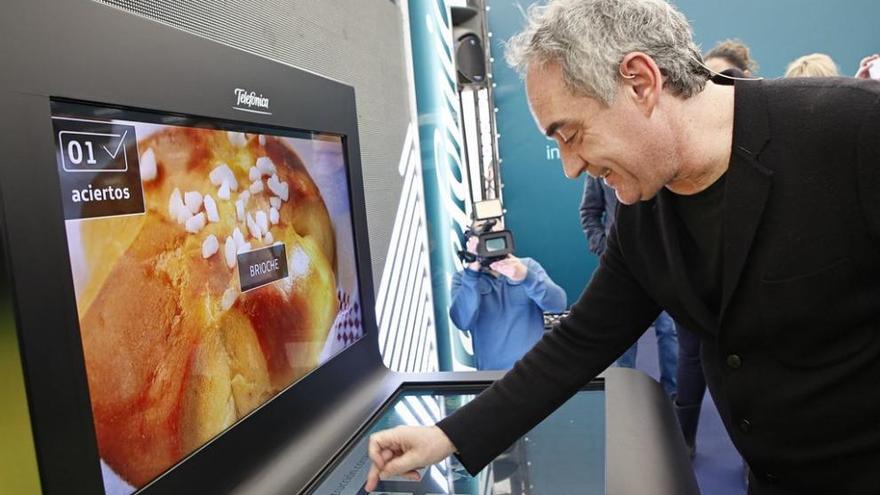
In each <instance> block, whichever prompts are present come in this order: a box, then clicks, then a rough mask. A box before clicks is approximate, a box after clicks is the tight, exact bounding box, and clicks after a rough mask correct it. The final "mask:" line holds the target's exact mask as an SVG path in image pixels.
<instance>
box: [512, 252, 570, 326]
mask: <svg viewBox="0 0 880 495" xmlns="http://www.w3.org/2000/svg"><path fill="white" fill-rule="evenodd" d="M522 262H523V263H525V265H526V267H527V268H528V271H527V272H526V278H525V280H523V282H522V286H523V288H524V289H525V290H526V294H528V296H529V298H531V300H532V301H535V304H537V305H538V307H539V308H541V310H542V311H550V312H552V313H559V312H560V311H563V310H564V309H565V304H566V302H567V300H566V296H565V290H563V289H562V287H560V286H558V285H556V283H555V282H553V280H551V279H550V276H549V275H547V272H546V271H544V267H542V266H541V264H540V263H538V262H537V261H535V260H533V259H531V258H523V259H522Z"/></svg>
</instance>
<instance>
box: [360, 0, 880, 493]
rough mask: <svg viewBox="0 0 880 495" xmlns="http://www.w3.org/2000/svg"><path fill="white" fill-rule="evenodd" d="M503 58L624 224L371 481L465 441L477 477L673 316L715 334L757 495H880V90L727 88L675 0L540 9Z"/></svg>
mask: <svg viewBox="0 0 880 495" xmlns="http://www.w3.org/2000/svg"><path fill="white" fill-rule="evenodd" d="M508 58H509V59H510V60H511V61H512V63H514V65H516V66H517V67H519V68H520V69H522V70H523V71H524V73H525V76H526V87H527V94H528V98H529V103H530V105H531V108H532V112H533V114H534V116H535V120H536V121H537V124H538V127H539V128H540V129H541V131H542V132H544V133H545V134H546V135H547V136H550V137H553V138H555V139H557V140H558V141H559V147H560V151H561V153H562V162H563V169H564V172H565V174H566V176H568V177H571V178H574V177H577V176H578V175H579V174H580V173H582V172H586V173H588V174H590V175H592V176H594V177H602V178H604V179H605V181H606V183H608V184H609V185H610V186H611V187H613V188H614V190H615V192H616V195H617V197H618V199H619V200H620V202H621V206H620V208H619V209H618V213H617V222H616V224H615V227H614V229H612V231H611V233H610V235H609V238H608V248H607V251H606V253H605V255H604V256H603V257H602V260H601V262H600V265H599V267H598V269H597V270H596V273H595V274H594V276H593V278H592V279H591V281H590V284H589V286H588V287H587V289H586V291H584V293H583V295H582V296H581V298H580V300H579V301H578V302H577V303H575V304H574V306H573V307H572V310H571V314H570V316H569V317H568V318H566V319H564V320H562V321H561V322H560V323H559V324H558V325H557V326H556V327H555V328H554V329H553V331H552V332H550V333H549V334H547V335H546V336H545V337H544V338H543V339H542V340H541V341H540V342H539V343H538V344H537V345H536V346H535V347H534V349H532V351H530V352H529V353H528V354H526V355H525V356H524V357H523V359H522V360H520V361H519V362H518V363H517V364H516V365H515V366H514V368H513V369H512V370H511V371H510V372H509V373H508V374H507V375H506V376H505V377H504V378H502V379H501V380H499V381H498V382H496V383H495V384H494V385H493V386H492V387H490V388H489V389H487V390H486V391H485V392H483V393H482V394H481V395H480V396H479V397H478V398H477V399H475V400H474V401H472V402H471V403H469V404H468V405H467V406H465V407H463V408H461V409H459V410H458V411H457V412H456V413H454V414H452V415H451V416H449V417H448V418H446V419H445V420H443V421H441V422H440V423H438V424H437V425H435V426H430V427H421V428H415V427H402V428H398V429H393V430H387V431H383V432H379V433H377V434H375V435H374V436H372V437H371V441H370V457H371V459H372V461H373V466H372V469H371V472H370V475H369V477H368V482H367V487H368V488H369V487H371V486H374V485H375V483H376V481H377V480H378V479H379V477H385V476H389V475H392V474H396V473H407V474H406V475H407V476H413V473H414V472H413V471H412V470H413V469H414V468H415V467H417V466H422V465H425V464H430V463H434V462H437V461H439V460H441V459H443V458H444V457H445V456H447V455H450V454H452V453H455V454H456V455H457V456H458V458H459V460H461V462H462V463H463V465H464V466H465V467H466V468H467V469H468V471H470V472H472V473H474V472H477V471H479V470H480V469H481V468H482V467H483V466H485V465H486V464H487V463H489V462H490V461H491V460H492V458H493V457H494V456H496V455H497V454H498V453H500V452H501V451H503V450H504V449H505V448H506V447H507V446H508V445H509V444H511V443H512V442H513V441H514V440H516V439H517V438H518V437H519V436H521V435H523V434H524V433H525V432H527V431H529V430H530V429H531V428H532V427H533V426H535V425H536V424H537V423H538V422H540V421H541V420H542V419H543V418H544V417H546V416H547V415H548V414H550V413H551V412H552V411H553V410H554V409H555V408H557V407H558V406H559V405H561V404H562V403H563V402H565V401H566V400H567V399H568V398H569V397H570V396H571V395H572V394H573V393H575V392H576V391H577V390H578V389H579V388H580V387H581V386H582V385H584V384H585V383H587V382H588V381H589V380H590V379H592V378H593V377H594V376H596V374H598V373H599V372H601V371H602V370H603V369H604V368H605V367H606V366H608V365H609V364H610V363H611V362H612V361H613V360H614V358H615V357H617V356H618V355H620V353H621V352H623V351H624V350H625V349H627V348H628V347H629V346H630V345H631V344H632V343H633V342H634V341H635V340H636V339H637V338H638V336H639V334H640V333H641V332H642V331H643V330H644V328H645V327H646V326H647V325H648V324H649V323H650V322H651V321H652V320H653V319H654V318H656V317H657V315H658V314H659V312H660V311H661V310H666V311H667V312H668V313H669V314H670V315H671V316H672V317H673V318H674V319H675V320H676V321H677V322H679V323H681V324H683V325H684V326H686V327H687V328H689V329H691V330H692V331H694V332H696V333H698V334H699V335H700V338H701V339H702V344H703V345H702V362H703V369H704V371H705V375H706V381H707V383H708V385H709V388H710V390H711V391H712V397H713V399H714V400H715V403H716V405H717V407H718V411H719V413H720V414H721V417H722V420H723V421H724V424H725V426H726V428H727V430H728V432H729V433H730V436H731V439H732V440H733V442H734V444H735V445H736V447H737V449H738V450H739V451H740V452H741V453H742V455H743V457H744V458H745V459H746V461H747V462H748V463H749V465H750V467H751V468H752V475H751V478H750V487H749V490H750V493H752V494H760V495H769V494H789V493H791V494H801V493H847V494H868V493H877V490H878V487H880V469H877V467H878V466H880V387H878V386H877V383H878V381H880V84H877V83H876V82H871V81H861V80H856V79H794V80H777V81H737V82H736V84H735V85H734V86H721V85H716V84H714V83H712V82H709V81H708V77H709V73H708V71H707V70H706V69H705V68H704V67H703V66H702V64H701V62H700V59H699V55H698V52H697V50H696V47H695V46H694V44H693V41H692V37H691V33H690V28H689V26H688V24H687V21H686V20H685V19H684V17H683V16H682V15H681V14H680V13H679V12H677V11H676V10H674V9H673V8H672V7H671V6H669V5H668V4H667V3H665V2H664V1H663V0H555V1H551V2H550V3H549V4H548V5H547V6H546V7H533V8H532V9H531V10H530V11H529V22H528V25H527V27H526V29H525V31H524V32H523V33H521V34H520V35H518V36H516V37H514V38H513V39H512V40H511V42H510V43H509V51H508ZM645 246H651V248H650V249H646V248H645Z"/></svg>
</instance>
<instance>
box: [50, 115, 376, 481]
mask: <svg viewBox="0 0 880 495" xmlns="http://www.w3.org/2000/svg"><path fill="white" fill-rule="evenodd" d="M52 123H53V127H54V134H55V141H56V156H57V161H58V174H59V178H60V186H61V196H62V201H63V208H64V216H65V225H66V231H67V242H68V247H69V252H70V266H71V271H72V274H73V285H74V289H75V293H76V307H77V311H78V318H79V327H80V328H79V329H80V334H81V338H82V345H83V352H84V356H85V364H86V372H87V375H88V385H89V394H90V399H91V406H92V413H93V417H94V424H95V430H96V433H97V443H98V449H99V452H100V455H101V461H102V470H103V474H104V486H105V490H106V491H107V493H111V494H127V493H131V492H133V491H136V490H137V489H140V488H142V487H144V486H145V485H146V484H148V483H149V482H150V481H151V480H153V479H155V478H156V477H157V476H159V475H160V474H162V473H163V472H165V471H166V470H168V469H169V468H170V467H172V466H173V465H174V464H175V463H177V462H178V461H180V460H181V459H183V458H184V457H185V456H186V455H187V454H189V453H191V452H193V451H194V450H195V449H197V448H199V447H201V446H202V445H204V444H205V443H206V442H208V441H210V440H211V439H212V438H214V437H216V436H217V435H218V434H220V433H222V432H223V431H224V430H226V429H228V428H230V427H231V426H233V425H234V424H235V423H236V422H237V421H239V420H241V419H242V418H244V417H245V416H247V415H248V414H249V413H251V412H252V411H254V410H255V409H256V408H258V407H260V406H261V405H262V404H264V403H266V402H267V401H269V400H270V399H272V398H273V397H275V396H276V395H278V394H279V393H280V392H282V391H283V390H285V389H286V388H287V387H289V386H291V385H292V384H293V383H294V382H296V381H297V380H299V379H300V378H302V377H303V376H305V375H306V374H307V373H309V372H310V371H312V370H314V369H316V368H317V367H318V366H320V365H321V364H322V363H324V362H325V361H327V360H328V359H330V358H332V357H333V356H334V355H336V354H338V353H339V352H340V351H342V350H343V349H345V348H346V347H348V346H350V345H352V344H353V343H354V342H355V341H357V340H358V339H359V338H360V337H362V336H363V327H362V324H361V317H360V303H359V294H360V292H359V285H358V278H357V266H356V261H355V260H356V257H355V244H354V237H353V236H354V234H353V230H352V217H351V207H350V195H349V181H348V169H347V166H346V154H345V146H344V142H343V137H342V136H339V135H333V134H327V133H320V132H305V131H294V130H284V129H275V128H265V127H256V126H251V125H247V124H235V123H230V122H221V121H212V120H208V119H198V118H191V117H184V116H178V115H163V114H157V113H152V112H143V111H134V110H125V109H119V108H110V107H100V106H93V105H87V104H80V103H72V102H64V101H53V102H52Z"/></svg>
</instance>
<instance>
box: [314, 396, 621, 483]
mask: <svg viewBox="0 0 880 495" xmlns="http://www.w3.org/2000/svg"><path fill="white" fill-rule="evenodd" d="M476 392H477V391H472V392H468V391H463V390H455V389H445V390H430V389H427V390H426V389H421V390H408V391H405V392H403V393H401V394H400V395H399V396H398V397H397V398H396V400H394V401H393V402H392V403H391V404H390V407H388V409H386V411H385V412H384V414H382V415H381V416H380V417H379V418H378V419H377V420H376V422H375V423H374V424H373V425H371V426H370V427H369V428H367V430H366V431H365V432H364V433H363V435H361V436H360V437H359V438H358V439H357V440H356V441H355V442H354V445H353V446H352V447H351V448H350V450H349V451H348V452H346V453H345V454H344V455H343V456H342V457H341V458H340V459H339V460H338V462H337V463H336V464H335V465H334V466H332V468H331V469H330V470H329V471H328V472H327V473H325V474H324V476H323V478H322V479H321V480H320V482H319V483H318V485H317V486H316V487H315V488H313V489H312V490H311V491H310V492H308V493H309V495H327V494H332V495H510V494H514V493H515V494H520V495H546V494H567V493H577V494H584V495H603V494H604V493H605V391H604V390H582V391H580V392H578V393H577V394H575V395H574V397H572V398H571V399H569V400H568V402H566V403H565V404H563V405H562V407H560V408H559V409H557V410H556V411H555V412H554V413H553V414H551V415H550V416H549V417H548V418H547V419H545V420H544V421H543V422H541V424H539V425H538V426H536V427H535V428H534V429H532V431H530V432H528V433H526V434H525V435H524V436H523V437H522V438H520V439H519V440H517V441H516V442H514V444H513V445H511V446H510V448H508V449H507V450H506V451H505V452H503V453H502V454H501V455H499V456H498V457H496V458H495V460H493V461H492V463H490V464H489V466H488V467H486V468H485V469H484V470H483V471H481V472H479V473H477V476H476V477H472V476H471V475H470V474H468V472H467V471H466V470H465V468H464V466H462V465H461V463H460V462H459V461H458V460H457V459H456V458H455V457H449V458H447V459H446V460H444V461H443V462H440V463H438V464H436V465H433V466H429V467H427V468H422V469H420V470H419V471H418V472H419V476H420V478H419V479H418V480H408V479H405V478H402V477H398V478H393V479H387V480H382V481H380V482H379V486H378V487H377V488H376V491H373V492H368V491H366V489H365V488H364V483H365V482H366V479H367V473H368V472H369V469H370V459H369V455H368V451H367V449H368V444H369V437H370V435H371V434H372V433H374V432H376V431H379V430H384V429H387V428H393V427H395V426H399V425H420V426H424V425H432V424H434V423H436V422H437V421H440V420H441V419H443V418H445V417H446V416H448V415H450V414H452V413H453V412H455V411H456V410H457V409H459V408H461V407H462V406H464V405H465V404H467V403H468V402H470V401H471V400H473V399H474V397H475V395H474V394H475V393H476Z"/></svg>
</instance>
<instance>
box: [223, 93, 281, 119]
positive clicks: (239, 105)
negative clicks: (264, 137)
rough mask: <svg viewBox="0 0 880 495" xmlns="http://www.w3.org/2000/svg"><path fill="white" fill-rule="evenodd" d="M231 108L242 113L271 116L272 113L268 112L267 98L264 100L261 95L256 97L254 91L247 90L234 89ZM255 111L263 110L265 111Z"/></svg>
mask: <svg viewBox="0 0 880 495" xmlns="http://www.w3.org/2000/svg"><path fill="white" fill-rule="evenodd" d="M232 108H234V109H236V110H241V111H244V112H254V113H261V114H265V115H272V113H271V112H269V111H268V110H269V98H266V97H265V96H263V95H262V94H259V95H258V94H257V93H256V92H255V91H251V92H248V90H246V89H242V88H235V105H233V106H232ZM257 109H265V111H264V110H257Z"/></svg>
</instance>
